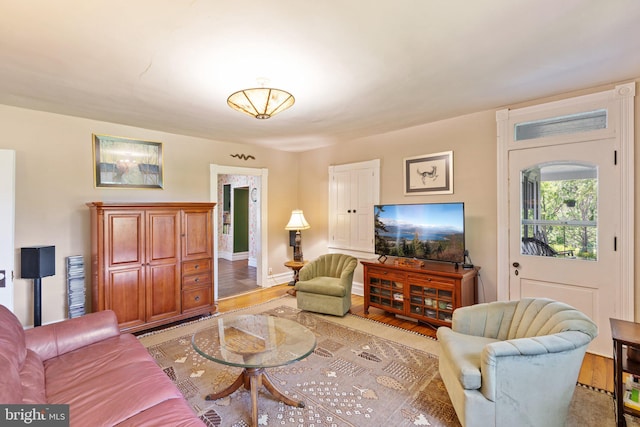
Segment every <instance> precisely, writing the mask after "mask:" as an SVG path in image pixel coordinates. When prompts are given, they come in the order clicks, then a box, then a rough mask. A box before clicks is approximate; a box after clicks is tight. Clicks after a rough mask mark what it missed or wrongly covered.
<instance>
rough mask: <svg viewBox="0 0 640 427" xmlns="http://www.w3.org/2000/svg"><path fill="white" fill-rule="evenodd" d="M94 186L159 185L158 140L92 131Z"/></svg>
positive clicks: (156, 186) (159, 155)
mask: <svg viewBox="0 0 640 427" xmlns="http://www.w3.org/2000/svg"><path fill="white" fill-rule="evenodd" d="M93 157H94V175H95V185H96V187H116V188H163V168H162V143H160V142H151V141H141V140H137V139H128V138H121V137H117V136H108V135H95V134H94V135H93Z"/></svg>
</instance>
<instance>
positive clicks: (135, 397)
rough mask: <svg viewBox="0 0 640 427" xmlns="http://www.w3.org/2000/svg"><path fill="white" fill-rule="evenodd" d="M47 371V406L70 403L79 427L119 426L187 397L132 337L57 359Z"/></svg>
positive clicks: (118, 338) (115, 338)
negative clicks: (135, 416)
mask: <svg viewBox="0 0 640 427" xmlns="http://www.w3.org/2000/svg"><path fill="white" fill-rule="evenodd" d="M44 367H45V377H46V383H47V391H46V393H47V401H48V403H66V404H69V405H70V418H71V421H72V425H73V426H88V425H104V426H107V425H109V426H113V425H117V424H119V423H121V422H123V421H125V420H127V419H129V418H131V417H133V416H134V415H135V414H137V413H139V412H143V411H145V410H148V409H149V408H151V407H153V406H154V405H157V404H159V403H161V402H164V401H166V400H169V399H174V398H182V395H181V393H180V391H179V390H178V389H177V388H176V387H175V385H174V384H173V383H172V382H171V380H170V379H169V377H167V376H166V374H165V373H164V372H163V371H162V370H161V369H158V366H157V365H156V363H155V361H154V360H153V358H152V357H151V356H150V355H149V353H148V352H147V350H146V349H145V348H144V346H143V345H142V344H140V342H139V341H138V340H137V339H136V338H135V337H134V336H133V335H131V334H125V335H120V336H117V337H113V338H109V339H106V340H103V341H100V342H97V343H94V344H91V345H89V346H86V347H83V348H80V349H77V350H74V351H70V352H68V353H65V354H62V355H60V356H58V357H54V358H52V359H49V360H47V361H45V362H44ZM105 402H108V404H106V405H105ZM191 416H192V417H193V412H192V413H191Z"/></svg>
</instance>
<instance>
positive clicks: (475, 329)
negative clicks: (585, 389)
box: [437, 298, 598, 427]
mask: <svg viewBox="0 0 640 427" xmlns="http://www.w3.org/2000/svg"><path fill="white" fill-rule="evenodd" d="M597 334H598V329H597V326H596V324H595V323H594V322H593V321H592V320H591V319H589V318H588V317H587V316H586V315H585V314H583V313H581V312H580V311H578V310H576V309H575V308H573V307H571V306H569V305H567V304H564V303H561V302H557V301H553V300H550V299H542V298H527V299H522V300H520V301H508V302H492V303H486V304H477V305H473V306H469V307H462V308H459V309H457V310H456V311H454V313H453V323H452V325H451V328H448V327H444V326H442V327H440V328H438V332H437V337H438V341H439V342H440V348H441V351H440V358H439V371H440V376H441V377H442V381H443V382H444V384H445V386H446V388H447V392H448V393H449V397H450V398H451V402H452V403H453V406H454V408H455V410H456V414H457V415H458V418H459V419H460V423H461V424H462V425H463V426H466V427H474V426H482V427H485V426H505V427H511V426H540V427H553V426H558V427H560V426H564V423H565V419H566V417H567V413H568V411H569V405H570V403H571V398H572V396H573V392H574V390H575V386H576V381H577V379H578V374H579V372H580V367H581V365H582V360H583V358H584V354H585V351H586V349H587V346H588V345H589V343H590V342H591V340H593V338H595V337H596V336H597Z"/></svg>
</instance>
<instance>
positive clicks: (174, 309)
mask: <svg viewBox="0 0 640 427" xmlns="http://www.w3.org/2000/svg"><path fill="white" fill-rule="evenodd" d="M180 304H181V303H180V274H179V268H178V265H177V264H175V263H174V264H166V265H152V266H150V267H149V268H148V274H147V321H149V322H152V321H155V320H160V319H164V318H167V317H171V316H176V315H178V314H180Z"/></svg>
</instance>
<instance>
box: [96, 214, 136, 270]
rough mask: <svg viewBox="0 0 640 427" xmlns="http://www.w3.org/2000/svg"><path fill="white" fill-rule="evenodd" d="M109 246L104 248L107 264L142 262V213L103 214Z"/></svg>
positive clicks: (119, 265) (111, 266) (119, 264)
mask: <svg viewBox="0 0 640 427" xmlns="http://www.w3.org/2000/svg"><path fill="white" fill-rule="evenodd" d="M105 223H106V225H107V230H106V233H107V235H108V239H107V240H106V241H107V242H109V243H108V244H109V246H108V247H107V248H105V253H106V254H107V256H108V266H109V268H113V267H122V266H126V265H127V264H142V262H143V257H144V240H143V239H142V236H144V213H143V212H141V211H130V212H109V213H107V214H106V215H105Z"/></svg>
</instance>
